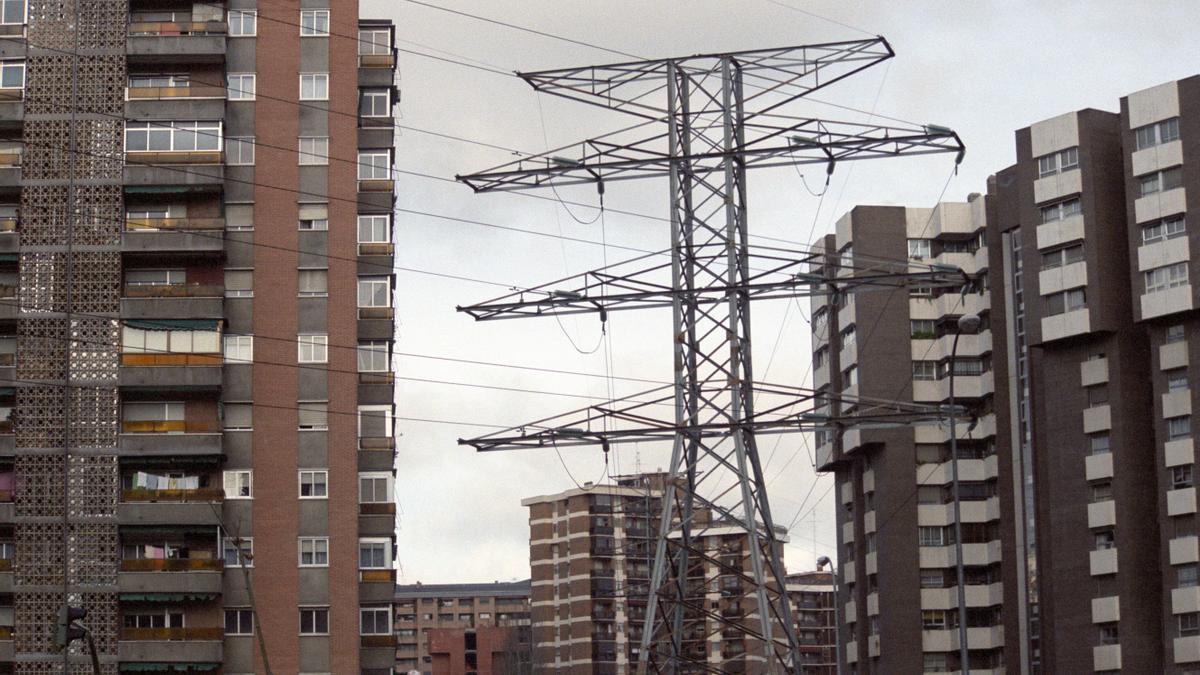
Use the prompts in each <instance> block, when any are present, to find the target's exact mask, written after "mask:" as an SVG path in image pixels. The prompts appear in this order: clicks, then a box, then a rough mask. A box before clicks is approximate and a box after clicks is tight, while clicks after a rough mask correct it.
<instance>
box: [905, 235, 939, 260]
mask: <svg viewBox="0 0 1200 675" xmlns="http://www.w3.org/2000/svg"><path fill="white" fill-rule="evenodd" d="M908 257H909V258H911V259H913V260H924V259H926V258H932V257H933V242H932V241H931V240H929V239H909V240H908Z"/></svg>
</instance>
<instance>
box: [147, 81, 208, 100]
mask: <svg viewBox="0 0 1200 675" xmlns="http://www.w3.org/2000/svg"><path fill="white" fill-rule="evenodd" d="M125 98H126V99H128V100H135V99H151V100H156V99H168V98H225V88H224V87H214V86H212V85H208V84H184V85H179V86H174V87H126V88H125Z"/></svg>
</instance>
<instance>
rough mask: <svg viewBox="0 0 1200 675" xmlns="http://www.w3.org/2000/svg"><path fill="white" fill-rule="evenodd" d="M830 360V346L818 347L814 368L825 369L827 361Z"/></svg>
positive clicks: (814, 353)
mask: <svg viewBox="0 0 1200 675" xmlns="http://www.w3.org/2000/svg"><path fill="white" fill-rule="evenodd" d="M828 358H829V347H828V345H826V346H822V347H817V351H815V352H813V358H812V367H813V368H818V369H819V368H823V367H824V366H825V360H826V359H828Z"/></svg>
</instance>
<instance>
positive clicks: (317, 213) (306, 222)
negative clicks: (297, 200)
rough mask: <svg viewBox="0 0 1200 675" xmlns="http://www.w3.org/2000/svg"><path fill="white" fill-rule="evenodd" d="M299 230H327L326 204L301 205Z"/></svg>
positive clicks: (327, 209) (327, 211) (327, 215)
mask: <svg viewBox="0 0 1200 675" xmlns="http://www.w3.org/2000/svg"><path fill="white" fill-rule="evenodd" d="M300 229H301V230H303V231H323V230H328V229H329V205H328V204H301V205H300Z"/></svg>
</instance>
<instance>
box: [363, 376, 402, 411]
mask: <svg viewBox="0 0 1200 675" xmlns="http://www.w3.org/2000/svg"><path fill="white" fill-rule="evenodd" d="M393 380H394V377H393V374H392V373H391V372H390V371H389V372H382V373H359V374H358V403H359V405H391V404H392V400H393V395H394V392H393V389H392V382H393Z"/></svg>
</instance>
